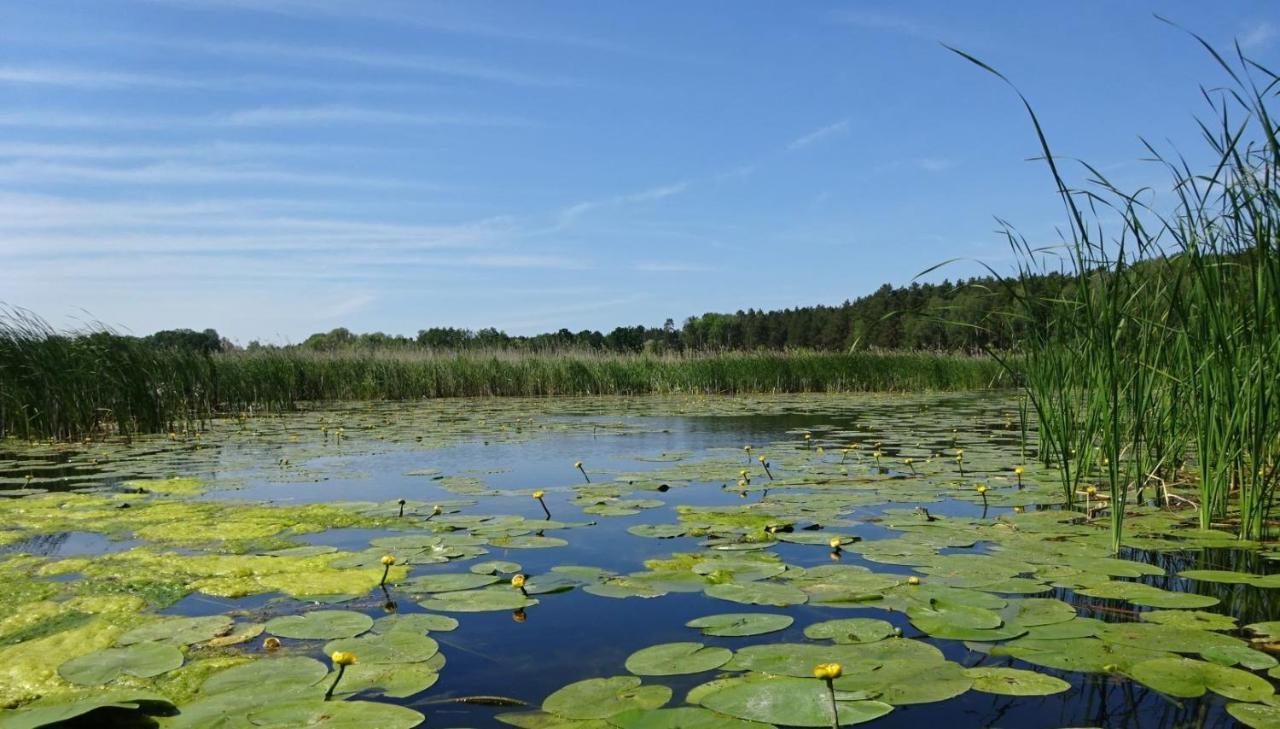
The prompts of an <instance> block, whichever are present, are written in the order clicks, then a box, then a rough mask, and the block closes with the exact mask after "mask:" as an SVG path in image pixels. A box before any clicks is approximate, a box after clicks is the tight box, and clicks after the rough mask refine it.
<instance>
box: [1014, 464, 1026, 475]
mask: <svg viewBox="0 0 1280 729" xmlns="http://www.w3.org/2000/svg"><path fill="white" fill-rule="evenodd" d="M1025 472H1026V471H1025V469H1023V468H1022V466H1014V467H1013V473H1014V475H1015V476H1021V475H1022V474H1023V473H1025Z"/></svg>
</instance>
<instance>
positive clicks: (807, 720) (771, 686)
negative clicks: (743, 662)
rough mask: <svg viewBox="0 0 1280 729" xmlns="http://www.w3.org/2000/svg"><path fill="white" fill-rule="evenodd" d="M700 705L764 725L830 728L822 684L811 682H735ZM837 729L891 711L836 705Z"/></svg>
mask: <svg viewBox="0 0 1280 729" xmlns="http://www.w3.org/2000/svg"><path fill="white" fill-rule="evenodd" d="M700 703H701V704H702V705H703V706H705V707H707V708H708V709H711V710H712V711H718V712H720V713H721V714H728V715H729V716H733V717H737V718H739V719H745V720H747V721H757V722H762V723H766V724H784V725H786V726H800V727H829V726H831V723H832V722H831V718H832V717H831V698H830V694H829V693H828V689H827V686H826V684H825V683H823V682H822V681H819V680H817V679H813V678H787V677H781V678H767V679H762V680H755V681H751V680H738V681H735V682H731V683H730V684H729V685H728V686H727V687H726V688H722V689H720V690H719V691H713V692H711V693H709V694H707V695H705V696H702V697H701V699H700ZM836 704H837V709H836V710H837V712H838V714H839V723H840V725H841V726H844V725H848V724H861V723H863V722H867V721H871V720H873V719H878V718H880V717H882V716H884V715H885V714H888V713H889V712H891V711H893V707H892V706H890V705H889V704H885V703H882V702H879V701H837V702H836Z"/></svg>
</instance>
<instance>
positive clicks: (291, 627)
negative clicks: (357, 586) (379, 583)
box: [266, 610, 373, 640]
mask: <svg viewBox="0 0 1280 729" xmlns="http://www.w3.org/2000/svg"><path fill="white" fill-rule="evenodd" d="M372 627H373V618H371V617H369V616H368V615H365V614H364V613H357V612H354V611H352V610H314V611H312V612H309V613H305V614H303V615H285V616H283V617H279V618H272V619H271V620H268V621H267V625H266V631H267V632H268V633H271V634H272V635H278V636H280V637H281V638H295V639H297V640H332V639H334V638H351V637H354V636H357V635H360V634H361V633H363V632H365V631H366V630H368V629H369V628H372Z"/></svg>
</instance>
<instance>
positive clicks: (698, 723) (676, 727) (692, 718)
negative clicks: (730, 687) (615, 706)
mask: <svg viewBox="0 0 1280 729" xmlns="http://www.w3.org/2000/svg"><path fill="white" fill-rule="evenodd" d="M609 724H611V725H612V726H615V727H618V729H773V725H771V724H761V723H759V722H754V721H746V720H744V719H733V718H730V717H727V716H725V715H724V714H717V713H715V712H714V711H710V710H708V709H704V708H701V707H698V706H682V707H680V708H678V709H631V710H629V711H624V712H622V713H621V714H618V715H616V716H611V717H609Z"/></svg>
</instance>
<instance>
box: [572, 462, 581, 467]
mask: <svg viewBox="0 0 1280 729" xmlns="http://www.w3.org/2000/svg"><path fill="white" fill-rule="evenodd" d="M573 467H574V468H582V461H574V462H573Z"/></svg>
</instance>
